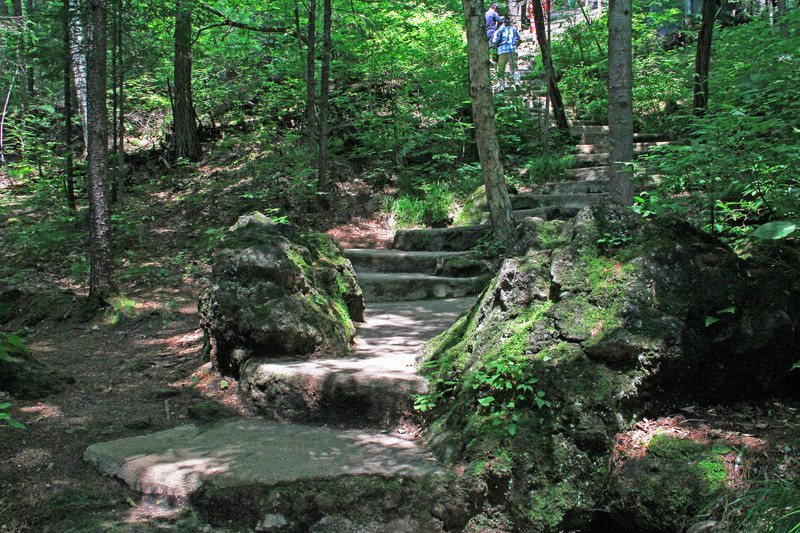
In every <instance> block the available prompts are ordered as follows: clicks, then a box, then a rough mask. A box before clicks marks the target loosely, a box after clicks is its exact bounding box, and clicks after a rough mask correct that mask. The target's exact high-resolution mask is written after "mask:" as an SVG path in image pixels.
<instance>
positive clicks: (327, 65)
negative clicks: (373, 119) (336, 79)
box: [317, 0, 331, 191]
mask: <svg viewBox="0 0 800 533" xmlns="http://www.w3.org/2000/svg"><path fill="white" fill-rule="evenodd" d="M330 73H331V0H323V2H322V65H321V68H320V74H319V157H318V158H317V163H318V164H317V186H318V187H319V190H320V191H329V190H330V189H331V187H330V184H329V183H328V163H329V161H328V96H329V94H330V90H331V87H330Z"/></svg>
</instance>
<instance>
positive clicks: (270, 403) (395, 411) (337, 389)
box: [239, 297, 475, 428]
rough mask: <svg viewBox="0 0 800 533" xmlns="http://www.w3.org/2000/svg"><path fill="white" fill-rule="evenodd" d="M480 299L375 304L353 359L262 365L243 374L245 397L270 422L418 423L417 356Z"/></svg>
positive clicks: (360, 332)
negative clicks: (424, 346)
mask: <svg viewBox="0 0 800 533" xmlns="http://www.w3.org/2000/svg"><path fill="white" fill-rule="evenodd" d="M474 302H475V298H474V297H467V298H447V299H437V300H425V301H402V302H382V303H371V304H369V305H368V306H367V309H366V312H365V317H364V318H365V321H364V322H363V323H361V324H359V325H358V330H357V333H356V346H355V350H354V351H353V353H352V354H351V355H350V356H348V357H337V358H335V359H316V360H312V361H282V362H280V361H279V362H276V361H266V360H265V361H259V362H254V363H252V364H248V365H246V366H245V367H244V368H243V369H242V376H241V378H240V380H239V387H240V390H241V391H242V394H243V396H244V398H246V399H247V400H248V401H250V402H251V403H252V404H253V405H254V406H255V407H256V408H257V409H259V410H260V411H261V412H262V413H264V414H266V415H267V416H269V417H270V418H272V419H275V420H281V421H293V422H325V423H334V422H335V423H345V424H348V425H351V426H352V425H359V426H368V427H381V428H389V427H393V426H394V425H395V424H397V423H398V422H400V421H402V420H404V419H409V418H414V417H415V414H414V409H413V405H414V398H413V396H414V395H415V394H421V393H423V392H425V388H426V385H427V380H425V379H424V378H423V377H421V376H419V375H417V373H416V370H415V367H414V362H415V358H416V355H417V352H418V351H419V349H420V348H422V346H423V345H424V344H425V343H426V342H427V341H428V340H430V339H432V338H433V337H435V336H436V335H438V334H439V333H441V332H442V331H444V330H445V329H447V328H448V327H449V326H451V325H452V324H453V322H455V320H456V318H458V316H459V314H461V312H463V311H465V310H466V309H469V307H470V306H471V305H472V304H473V303H474Z"/></svg>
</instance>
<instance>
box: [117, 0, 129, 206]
mask: <svg viewBox="0 0 800 533" xmlns="http://www.w3.org/2000/svg"><path fill="white" fill-rule="evenodd" d="M129 3H130V2H129ZM128 11H130V6H129V8H128ZM117 13H118V19H119V22H118V24H117V30H118V31H117V61H118V62H119V72H118V76H119V80H118V82H119V89H118V93H117V94H118V96H117V98H118V99H119V109H118V111H117V114H118V118H119V125H118V126H117V134H118V135H119V142H118V143H117V167H118V169H119V176H118V179H119V183H118V184H117V188H118V189H119V193H118V194H119V198H118V201H119V203H120V204H122V199H123V198H124V196H125V175H126V171H125V63H124V61H123V59H124V58H123V56H122V35H123V31H124V26H125V18H124V16H125V15H124V13H125V11H124V10H123V9H122V0H119V2H118V4H117Z"/></svg>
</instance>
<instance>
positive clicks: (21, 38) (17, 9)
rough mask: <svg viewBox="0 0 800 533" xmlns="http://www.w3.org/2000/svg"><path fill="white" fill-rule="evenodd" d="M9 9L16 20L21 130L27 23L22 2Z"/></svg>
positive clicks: (25, 104)
mask: <svg viewBox="0 0 800 533" xmlns="http://www.w3.org/2000/svg"><path fill="white" fill-rule="evenodd" d="M11 8H12V9H13V10H14V17H16V18H17V21H18V22H17V29H18V31H19V32H18V33H17V66H18V67H19V102H20V122H21V123H22V129H23V130H24V129H25V114H26V111H27V108H28V68H27V64H26V62H25V37H26V35H25V34H26V32H27V26H28V25H27V22H25V18H24V14H23V13H22V0H12V1H11Z"/></svg>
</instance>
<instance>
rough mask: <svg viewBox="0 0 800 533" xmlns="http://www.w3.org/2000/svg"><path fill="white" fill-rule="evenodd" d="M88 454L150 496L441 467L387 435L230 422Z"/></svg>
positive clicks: (99, 447) (412, 473)
mask: <svg viewBox="0 0 800 533" xmlns="http://www.w3.org/2000/svg"><path fill="white" fill-rule="evenodd" d="M84 459H85V460H86V461H87V462H90V463H93V464H94V465H95V466H97V467H98V468H99V469H100V470H102V471H104V472H106V473H107V474H110V475H112V476H115V477H118V478H120V479H122V480H123V481H124V482H125V483H127V484H128V485H129V486H130V487H132V488H133V489H135V490H138V491H140V492H143V493H145V494H157V495H160V496H170V497H175V498H185V497H187V496H189V495H190V494H191V493H192V492H194V491H196V490H197V489H198V488H200V486H201V484H203V483H212V484H215V485H221V486H225V487H233V486H245V485H254V484H263V485H277V484H282V483H288V482H296V481H303V480H320V479H335V478H337V477H340V476H343V475H347V476H356V475H369V476H375V475H378V476H386V477H394V476H402V477H420V476H426V475H429V474H435V473H439V472H442V471H443V470H442V467H441V465H440V464H439V463H437V462H436V460H435V459H434V458H433V457H431V456H430V455H428V454H427V453H425V452H424V451H422V450H421V449H420V448H419V447H418V446H416V444H414V443H413V442H411V441H408V440H404V439H401V438H399V437H394V436H391V435H388V434H385V433H379V432H366V431H359V430H338V429H332V428H328V427H315V426H304V425H297V424H292V425H285V424H278V423H274V422H267V421H263V420H248V419H230V420H224V421H221V422H219V423H217V424H216V425H214V426H213V427H211V428H208V429H206V428H203V429H201V428H198V427H197V426H195V425H185V426H180V427H176V428H173V429H167V430H163V431H159V432H156V433H152V434H150V435H142V436H138V437H131V438H126V439H119V440H115V441H111V442H104V443H98V444H93V445H92V446H90V447H89V448H87V449H86V452H85V453H84Z"/></svg>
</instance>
